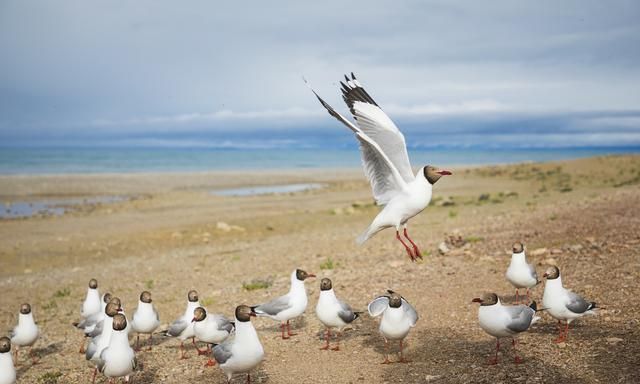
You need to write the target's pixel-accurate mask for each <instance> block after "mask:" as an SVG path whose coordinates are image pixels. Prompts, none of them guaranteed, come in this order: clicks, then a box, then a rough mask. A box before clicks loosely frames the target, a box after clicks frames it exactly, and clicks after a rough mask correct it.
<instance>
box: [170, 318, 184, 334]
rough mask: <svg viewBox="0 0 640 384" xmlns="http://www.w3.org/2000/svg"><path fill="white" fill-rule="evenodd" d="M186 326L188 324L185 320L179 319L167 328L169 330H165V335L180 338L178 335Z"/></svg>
mask: <svg viewBox="0 0 640 384" xmlns="http://www.w3.org/2000/svg"><path fill="white" fill-rule="evenodd" d="M188 326H189V323H188V322H187V321H186V320H184V319H183V318H179V319H178V320H176V321H174V322H173V323H172V324H171V325H170V326H169V329H167V335H169V336H173V337H176V336H180V334H181V333H182V332H183V331H184V330H185V329H187V327H188Z"/></svg>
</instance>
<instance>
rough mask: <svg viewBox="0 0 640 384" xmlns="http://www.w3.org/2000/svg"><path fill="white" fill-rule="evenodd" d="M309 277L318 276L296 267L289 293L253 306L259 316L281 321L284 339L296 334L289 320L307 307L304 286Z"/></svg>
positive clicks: (292, 274) (300, 313)
mask: <svg viewBox="0 0 640 384" xmlns="http://www.w3.org/2000/svg"><path fill="white" fill-rule="evenodd" d="M309 277H316V275H314V274H312V273H307V272H306V271H303V270H302V269H296V270H295V271H293V272H292V273H291V288H290V289H289V293H287V294H286V295H283V296H280V297H278V298H275V299H273V300H271V301H269V302H267V303H264V304H260V305H256V306H253V307H251V309H252V310H253V311H255V313H256V314H257V315H258V316H266V317H269V318H271V319H273V320H277V321H280V329H281V330H282V338H283V339H288V338H289V337H290V336H294V335H295V333H291V325H290V324H289V321H290V320H292V319H294V318H296V317H298V316H300V315H302V314H303V313H304V311H305V309H307V302H308V300H307V290H306V289H305V288H304V281H305V280H306V279H308V278H309ZM285 327H286V329H287V335H286V336H285V334H284V331H285Z"/></svg>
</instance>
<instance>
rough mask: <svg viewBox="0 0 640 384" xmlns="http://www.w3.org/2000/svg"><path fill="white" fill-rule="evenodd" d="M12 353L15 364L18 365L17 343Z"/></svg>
mask: <svg viewBox="0 0 640 384" xmlns="http://www.w3.org/2000/svg"><path fill="white" fill-rule="evenodd" d="M14 355H15V359H14V360H15V362H16V366H17V365H20V362H19V361H18V346H17V345H16V350H15V352H14Z"/></svg>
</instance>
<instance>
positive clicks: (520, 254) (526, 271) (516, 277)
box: [505, 242, 540, 304]
mask: <svg viewBox="0 0 640 384" xmlns="http://www.w3.org/2000/svg"><path fill="white" fill-rule="evenodd" d="M512 250H513V253H512V254H511V263H510V264H509V268H507V272H506V273H505V277H506V278H507V280H508V281H509V282H510V283H511V285H513V286H514V287H515V288H516V304H518V302H519V301H520V300H519V296H518V293H519V292H518V290H519V289H521V288H526V289H527V303H528V302H529V301H531V297H530V295H529V291H530V289H531V288H533V287H535V286H536V285H538V284H539V283H540V281H539V280H538V274H537V273H536V268H535V267H534V266H533V265H532V264H528V263H527V259H526V258H525V254H524V245H523V244H522V243H521V242H516V243H514V244H513V247H512Z"/></svg>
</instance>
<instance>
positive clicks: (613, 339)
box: [606, 337, 624, 344]
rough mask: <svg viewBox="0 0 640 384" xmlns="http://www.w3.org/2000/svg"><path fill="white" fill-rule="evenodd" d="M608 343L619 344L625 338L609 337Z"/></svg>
mask: <svg viewBox="0 0 640 384" xmlns="http://www.w3.org/2000/svg"><path fill="white" fill-rule="evenodd" d="M606 340H607V344H618V343H619V342H621V341H624V339H621V338H619V337H607V339H606Z"/></svg>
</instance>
